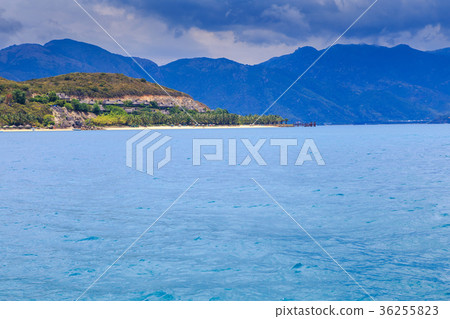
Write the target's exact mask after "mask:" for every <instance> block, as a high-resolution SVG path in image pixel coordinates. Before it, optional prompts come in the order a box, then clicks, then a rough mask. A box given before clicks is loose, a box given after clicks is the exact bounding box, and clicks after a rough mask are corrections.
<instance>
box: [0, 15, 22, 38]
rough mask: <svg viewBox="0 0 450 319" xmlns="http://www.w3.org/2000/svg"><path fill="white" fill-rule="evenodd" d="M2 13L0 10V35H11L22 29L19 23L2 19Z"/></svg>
mask: <svg viewBox="0 0 450 319" xmlns="http://www.w3.org/2000/svg"><path fill="white" fill-rule="evenodd" d="M3 12H4V10H2V9H0V33H4V34H5V33H6V34H8V35H11V34H14V33H16V32H18V31H19V30H20V29H22V24H21V23H20V22H19V21H16V20H12V19H6V18H3Z"/></svg>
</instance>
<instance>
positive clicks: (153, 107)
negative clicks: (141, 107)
mask: <svg viewBox="0 0 450 319" xmlns="http://www.w3.org/2000/svg"><path fill="white" fill-rule="evenodd" d="M149 107H150V108H152V109H155V108H157V107H158V102H156V101H150V104H149Z"/></svg>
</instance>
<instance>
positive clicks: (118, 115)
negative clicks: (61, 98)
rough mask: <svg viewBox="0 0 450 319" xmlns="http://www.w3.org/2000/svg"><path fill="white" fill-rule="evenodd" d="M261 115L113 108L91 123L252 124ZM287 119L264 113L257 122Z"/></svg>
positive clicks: (276, 122) (220, 110) (278, 121)
mask: <svg viewBox="0 0 450 319" xmlns="http://www.w3.org/2000/svg"><path fill="white" fill-rule="evenodd" d="M258 117H259V116H257V115H247V116H242V115H238V114H233V113H229V112H228V111H227V110H223V109H216V110H211V111H206V112H204V113H200V112H197V111H194V110H187V111H183V110H182V109H180V108H178V107H177V108H173V109H171V110H170V113H169V114H164V113H162V112H155V111H152V110H151V109H146V108H144V109H142V110H139V111H135V112H133V114H127V113H126V112H125V111H123V110H122V109H120V108H118V109H114V110H111V111H110V112H109V113H107V114H102V115H100V116H98V117H96V118H94V119H92V120H90V122H89V124H92V125H95V126H119V125H128V126H150V125H196V124H200V125H250V124H253V123H254V122H255V121H256V119H258ZM284 121H287V120H286V119H283V118H282V117H280V116H278V115H264V116H262V117H261V118H260V119H259V120H258V122H257V124H278V123H281V122H284Z"/></svg>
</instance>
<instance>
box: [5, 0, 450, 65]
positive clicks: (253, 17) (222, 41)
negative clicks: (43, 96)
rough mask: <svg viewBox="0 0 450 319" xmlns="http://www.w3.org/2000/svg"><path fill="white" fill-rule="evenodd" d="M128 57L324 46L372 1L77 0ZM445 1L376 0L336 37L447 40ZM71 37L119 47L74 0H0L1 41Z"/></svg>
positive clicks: (241, 54)
mask: <svg viewBox="0 0 450 319" xmlns="http://www.w3.org/2000/svg"><path fill="white" fill-rule="evenodd" d="M77 1H78V2H79V3H80V4H81V5H82V6H83V7H84V8H85V9H86V10H87V11H88V12H90V13H91V14H92V16H93V17H94V18H95V19H97V21H98V22H99V23H100V24H101V25H102V26H103V27H104V28H105V29H106V30H108V32H109V33H110V34H111V35H112V36H113V37H114V38H115V39H116V40H117V41H118V42H119V43H120V44H121V45H122V46H123V47H124V48H125V49H126V50H127V51H128V52H129V53H130V54H132V55H133V56H138V57H143V58H148V59H150V60H152V61H154V62H156V63H158V64H159V65H162V64H165V63H168V62H171V61H173V60H176V59H180V58H191V57H211V58H220V57H225V58H228V59H231V60H235V61H238V62H241V63H246V64H256V63H260V62H263V61H265V60H267V59H269V58H271V57H274V56H280V55H283V54H288V53H291V52H293V51H295V50H296V49H297V48H298V47H303V46H313V47H315V48H317V49H323V48H326V47H327V46H328V45H330V44H331V43H333V42H334V41H335V39H336V38H337V37H338V36H339V35H340V34H341V33H342V32H343V31H344V30H345V29H347V27H348V26H349V25H350V24H351V23H352V22H353V21H354V20H355V19H356V18H357V17H358V16H359V15H360V14H361V13H362V12H363V11H364V10H366V9H367V7H368V6H369V5H370V4H371V3H372V2H373V1H374V0H314V1H311V0H279V1H276V0H275V1H267V0H251V1H242V0H240V1H238V0H182V1H180V0H89V1H88V0H77ZM449 16H450V1H449V0H379V1H378V2H377V3H376V4H375V5H374V6H373V8H372V9H371V10H370V11H368V12H367V14H366V15H364V17H363V18H362V19H361V20H360V21H358V23H357V24H355V26H354V27H353V28H352V29H350V30H349V32H348V33H347V34H346V35H345V36H344V37H343V38H342V39H341V40H340V41H339V43H343V44H348V43H367V44H376V45H383V46H395V45H398V44H407V45H409V46H411V47H413V48H416V49H420V50H436V49H440V48H445V47H450V19H449V18H448V17H449ZM63 38H70V39H74V40H77V41H82V42H87V43H92V44H95V45H98V46H101V47H103V48H105V49H107V50H109V51H111V52H114V53H119V54H124V53H123V51H122V50H121V49H120V48H119V47H118V46H117V44H115V43H114V41H112V40H111V39H110V38H109V37H108V36H107V35H106V34H105V33H104V32H103V31H102V30H101V29H100V28H99V27H98V26H97V25H96V24H95V23H94V22H93V21H92V20H90V18H89V17H88V16H87V15H86V13H84V12H83V11H82V10H81V9H80V7H79V6H78V5H77V4H76V3H75V1H74V0H38V1H29V0H2V3H1V5H0V47H1V48H4V47H7V46H9V45H13V44H22V43H39V44H44V43H46V42H48V41H50V40H54V39H63Z"/></svg>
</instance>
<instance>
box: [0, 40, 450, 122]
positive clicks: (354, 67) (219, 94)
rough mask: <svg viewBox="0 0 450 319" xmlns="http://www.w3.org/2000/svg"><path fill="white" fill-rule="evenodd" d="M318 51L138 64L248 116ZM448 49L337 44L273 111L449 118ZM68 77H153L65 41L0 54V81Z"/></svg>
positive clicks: (328, 116)
mask: <svg viewBox="0 0 450 319" xmlns="http://www.w3.org/2000/svg"><path fill="white" fill-rule="evenodd" d="M321 52H323V51H318V50H316V49H314V48H312V47H303V48H299V49H297V50H296V51H295V52H293V53H292V54H287V55H284V56H281V57H275V58H272V59H269V60H268V61H266V62H263V63H261V64H257V65H244V64H240V63H237V62H234V61H231V60H227V59H223V58H222V59H209V58H194V59H180V60H177V61H174V62H172V63H169V64H167V65H163V66H157V65H156V64H155V63H153V62H152V61H150V60H146V59H138V61H139V63H141V64H142V66H143V67H144V68H145V69H146V70H147V71H148V72H149V73H150V74H151V75H152V76H153V77H154V78H155V79H156V80H157V81H159V82H160V83H161V84H162V85H164V86H167V87H171V88H173V89H176V90H179V91H182V92H186V93H188V94H189V95H191V96H192V97H193V98H194V99H196V100H200V101H202V102H204V103H205V104H207V105H209V106H210V107H213V108H215V107H223V108H227V109H229V110H230V111H231V112H235V113H240V114H247V113H261V112H263V111H264V110H265V109H266V108H267V107H268V106H269V105H270V104H271V103H272V102H273V101H274V100H275V99H276V98H277V97H278V96H279V95H280V94H281V93H282V92H283V91H284V90H285V89H286V88H287V87H288V86H289V85H290V84H291V83H292V82H293V81H294V80H295V79H296V78H297V77H298V76H299V75H300V74H301V73H302V72H303V71H304V70H305V69H306V68H307V67H308V66H309V65H310V64H311V63H312V62H313V61H314V60H315V59H316V58H317V57H318V56H319V55H320V54H321ZM449 52H450V49H442V50H437V51H432V52H424V51H419V50H415V49H412V48H410V47H408V46H406V45H400V46H396V47H393V48H386V47H380V46H372V45H337V46H335V47H333V48H332V49H331V50H330V51H329V52H328V53H327V54H326V55H325V56H324V57H323V59H321V60H320V61H319V62H318V63H317V64H316V65H315V66H314V67H313V68H312V69H311V70H310V71H309V72H308V73H307V74H306V75H305V76H304V77H303V78H302V79H301V81H299V82H298V83H297V84H296V85H295V86H293V87H292V89H291V90H290V91H289V92H288V93H287V94H286V95H285V96H284V97H283V98H282V99H280V100H279V102H278V103H277V104H276V105H275V106H274V107H273V108H272V109H271V110H270V112H271V113H275V114H281V115H283V116H284V117H287V118H289V119H290V120H303V121H317V122H329V123H367V122H389V121H406V120H426V121H427V120H430V121H431V120H433V119H435V118H438V117H440V116H442V115H443V114H450V82H449V79H450V54H449ZM70 72H115V73H123V74H125V75H127V76H131V77H137V78H141V77H144V78H147V79H148V76H146V74H145V73H144V72H143V71H142V70H140V69H139V67H138V66H137V65H136V64H134V63H133V61H132V60H131V59H130V58H128V57H124V56H121V55H117V54H113V53H110V52H108V51H106V50H104V49H101V48H99V47H97V46H94V45H90V44H86V43H82V42H76V41H72V40H67V39H66V40H55V41H51V42H49V43H47V44H45V45H44V46H40V45H33V44H23V45H19V46H12V47H9V48H6V49H3V50H1V51H0V76H3V77H5V78H8V79H12V80H27V79H31V78H40V77H47V76H54V75H58V74H65V73H70ZM148 80H150V79H148Z"/></svg>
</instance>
